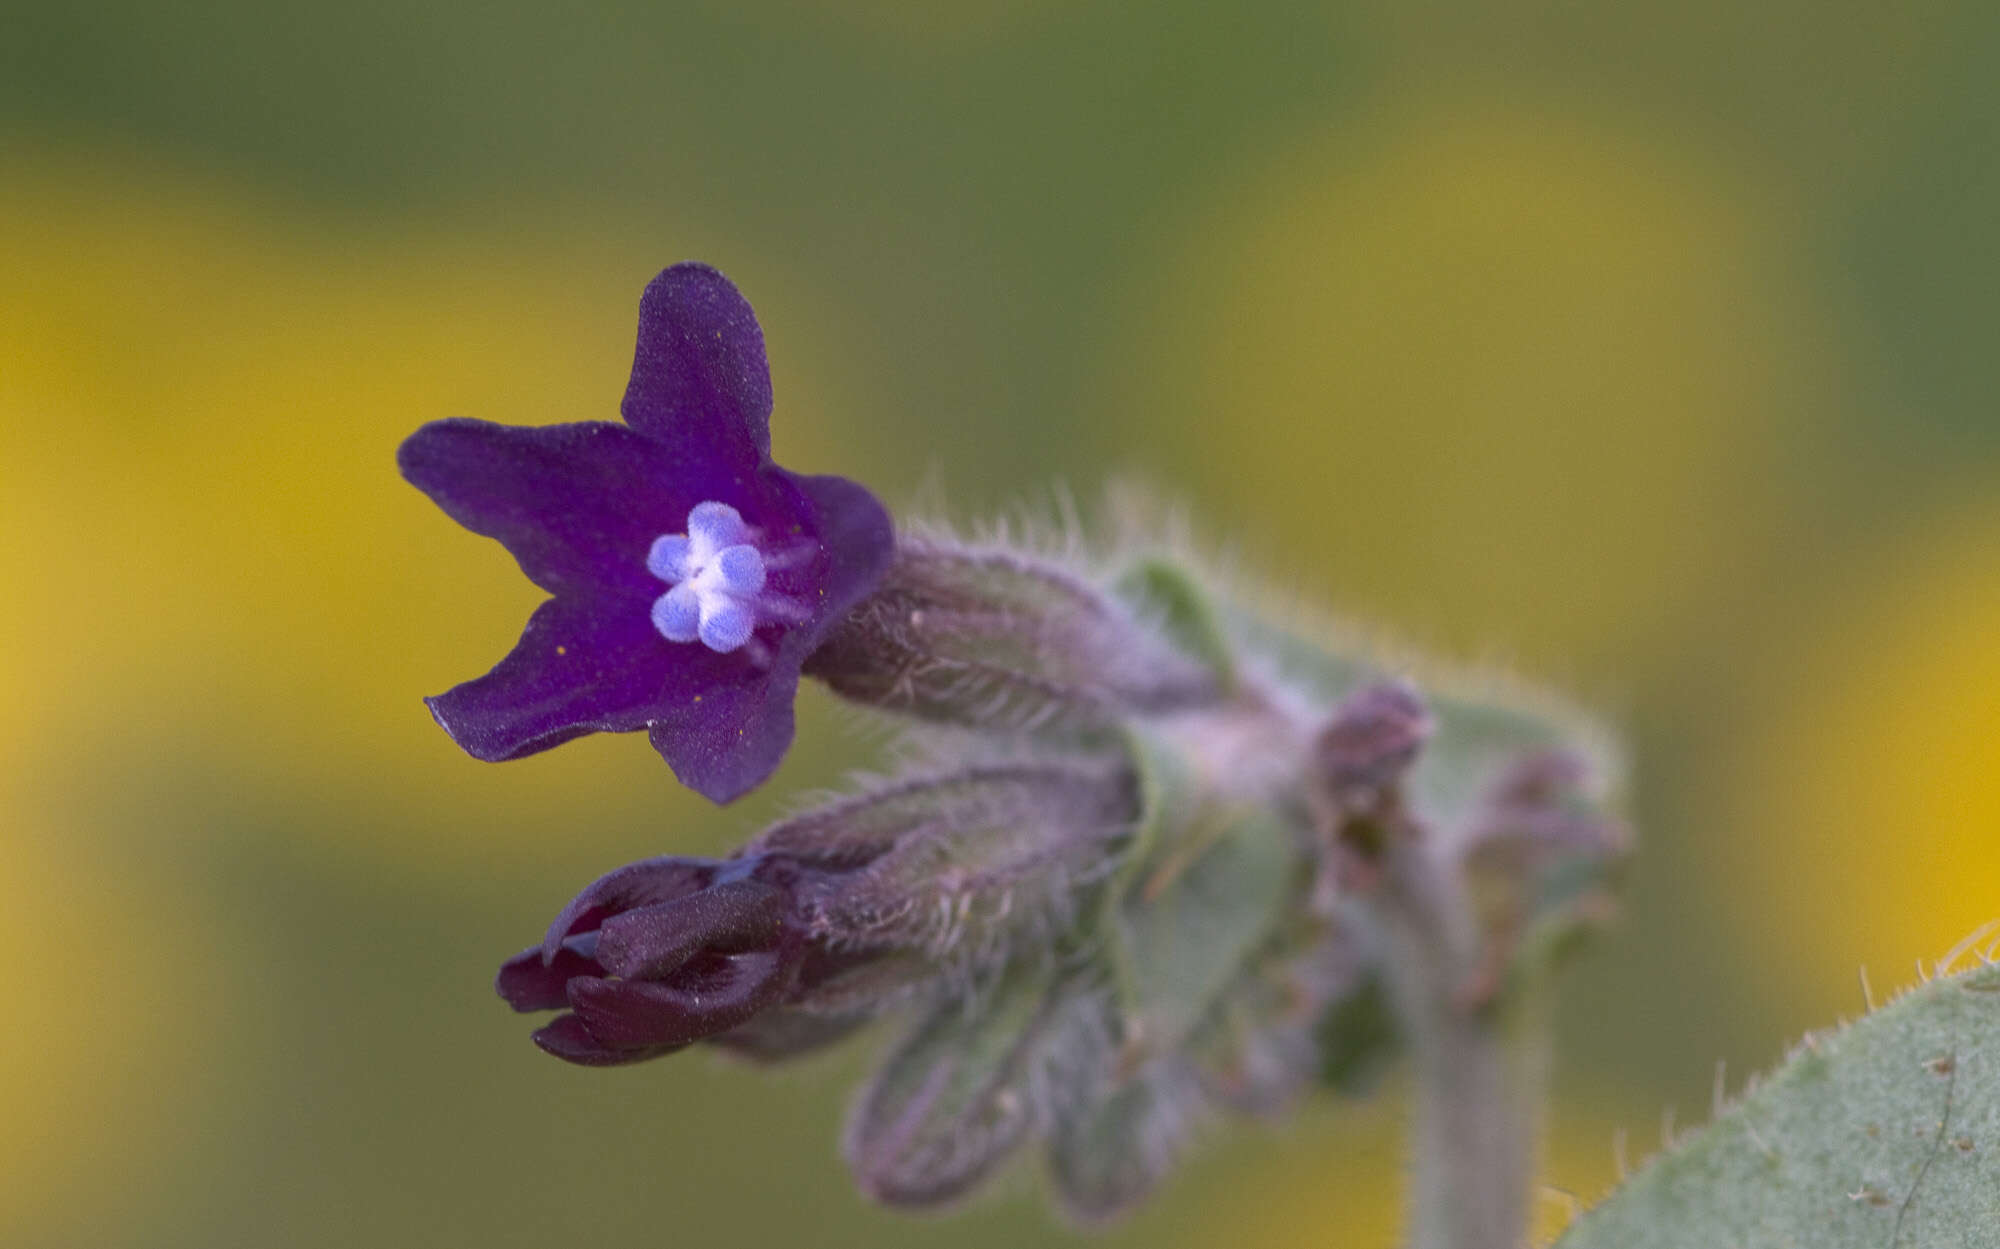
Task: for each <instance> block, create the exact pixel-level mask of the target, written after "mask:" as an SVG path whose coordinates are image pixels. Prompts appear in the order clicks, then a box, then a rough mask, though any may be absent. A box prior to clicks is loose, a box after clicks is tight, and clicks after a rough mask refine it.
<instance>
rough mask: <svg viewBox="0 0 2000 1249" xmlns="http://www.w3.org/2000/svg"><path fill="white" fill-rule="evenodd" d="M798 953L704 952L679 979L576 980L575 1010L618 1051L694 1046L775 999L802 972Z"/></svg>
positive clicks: (571, 998) (573, 990) (572, 1001)
mask: <svg viewBox="0 0 2000 1249" xmlns="http://www.w3.org/2000/svg"><path fill="white" fill-rule="evenodd" d="M797 967H798V956H797V955H796V954H795V953H787V952H781V951H775V950H773V951H765V952H759V953H753V954H730V955H713V956H711V955H703V956H702V957H701V958H699V959H696V960H693V961H691V962H690V963H688V964H687V965H686V966H685V967H684V968H683V969H682V971H681V972H680V973H679V974H677V975H676V976H675V977H674V979H673V980H671V981H658V980H603V979H598V978H595V977H590V976H579V977H577V978H576V979H573V980H571V981H570V982H569V1005H570V1009H571V1010H573V1011H575V1012H576V1013H577V1016H578V1018H580V1019H582V1020H583V1025H584V1027H585V1028H586V1029H588V1030H589V1032H590V1035H591V1036H593V1037H596V1038H597V1039H598V1040H599V1041H601V1042H602V1043H604V1044H605V1045H607V1046H610V1047H612V1048H615V1049H636V1048H639V1047H641V1046H651V1045H686V1044H689V1043H690V1042H693V1041H698V1040H700V1039H701V1038H703V1037H705V1036H712V1035H714V1034H715V1033H717V1032H724V1031H727V1030H728V1029H730V1028H733V1027H735V1026H736V1025H738V1024H740V1023H742V1022H744V1021H745V1020H747V1019H749V1018H750V1017H751V1016H752V1015H755V1014H756V1013H757V1012H758V1011H760V1010H763V1009H764V1008H765V1007H766V1006H770V1005H772V1004H773V1003H775V1002H776V1001H777V1000H778V998H779V997H780V996H782V995H783V993H784V991H785V989H786V988H787V987H788V986H789V985H790V984H791V980H792V973H793V972H795V971H796V970H797Z"/></svg>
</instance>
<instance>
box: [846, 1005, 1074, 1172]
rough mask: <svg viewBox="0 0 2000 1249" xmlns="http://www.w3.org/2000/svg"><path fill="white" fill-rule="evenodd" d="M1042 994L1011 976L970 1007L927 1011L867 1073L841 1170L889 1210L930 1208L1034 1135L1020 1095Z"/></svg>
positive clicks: (1044, 1009) (1043, 1017) (1041, 1020)
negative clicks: (890, 1207) (844, 1168)
mask: <svg viewBox="0 0 2000 1249" xmlns="http://www.w3.org/2000/svg"><path fill="white" fill-rule="evenodd" d="M1050 1000H1051V994H1050V991H1049V984H1048V980H1047V978H1046V977H1044V976H1038V975H1035V974H1032V973H1031V972H1029V971H1027V970H1016V971H1014V972H1013V973H1011V974H1009V975H1008V976H1007V977H1006V978H1005V979H1004V980H1002V981H1001V982H1000V983H999V984H997V985H993V986H991V987H989V988H987V989H985V990H983V991H981V992H979V993H976V994H974V995H973V996H971V997H970V998H964V999H961V998H958V997H952V998H949V999H947V1000H945V1001H942V1002H940V1003H938V1004H937V1005H935V1006H933V1007H932V1008H931V1010H930V1013H929V1014H928V1015H926V1016H925V1017H924V1018H923V1019H922V1020H921V1021H919V1022H918V1024H917V1026H916V1027H915V1028H914V1029H913V1030H912V1031H911V1032H910V1033H909V1034H908V1035H907V1036H906V1037H905V1038H904V1039H903V1041H902V1042H901V1044H899V1045H898V1046H897V1047H896V1048H895V1050H894V1051H893V1052H892V1053H891V1054H890V1055H889V1057H888V1059H887V1060H886V1061H884V1062H883V1063H882V1065H881V1067H880V1068H879V1069H878V1070H877V1071H876V1074H875V1077H874V1079H873V1081H872V1082H871V1083H870V1084H869V1086H868V1088H867V1089H866V1091H865V1092H864V1093H863V1094H862V1097H861V1100H860V1101H859V1102H858V1103H856V1105H855V1108H854V1113H853V1115H852V1117H851V1118H850V1119H849V1121H848V1127H847V1137H846V1142H845V1152H846V1155H847V1162H848V1166H849V1167H851V1168H852V1169H853V1172H854V1178H855V1181H856V1182H857V1183H858V1184H860V1186H861V1188H862V1190H863V1191H865V1192H866V1193H868V1194H869V1195H870V1196H872V1197H874V1198H875V1199H876V1200H878V1201H882V1202H884V1203H887V1204H889V1205H895V1206H932V1205H939V1204H942V1203H944V1202H948V1201H951V1200H953V1199H954V1198H957V1197H959V1196H962V1195H963V1194H964V1193H966V1192H968V1191H970V1190H971V1189H972V1188H973V1187H974V1186H975V1185H977V1184H978V1183H979V1181H981V1180H982V1179H984V1178H986V1176H988V1175H989V1174H991V1173H992V1172H993V1171H994V1170H995V1169H996V1168H997V1167H999V1166H1000V1165H1001V1164H1002V1163H1003V1162H1005V1161H1006V1159H1007V1157H1008V1156H1009V1155H1010V1154H1011V1153H1012V1152H1013V1150H1014V1148H1015V1147H1016V1146H1018V1145H1019V1144H1021V1142H1022V1141H1023V1140H1024V1139H1025V1138H1026V1136H1027V1134H1028V1132H1029V1131H1030V1130H1031V1129H1032V1128H1033V1127H1034V1113H1033V1107H1032V1102H1031V1101H1030V1099H1029V1098H1028V1097H1027V1096H1026V1094H1025V1093H1024V1092H1023V1091H1022V1089H1021V1087H1020V1086H1021V1084H1022V1082H1023V1080H1024V1079H1025V1077H1026V1075H1027V1074H1028V1067H1029V1064H1030V1062H1031V1060H1032V1057H1033V1050H1034V1046H1035V1042H1036V1039H1037V1037H1038V1036H1039V1034H1040V1033H1041V1031H1042V1029H1043V1027H1044V1026H1045V1024H1046V1022H1047V1020H1048V1017H1049V1010H1050V1005H1049V1004H1050Z"/></svg>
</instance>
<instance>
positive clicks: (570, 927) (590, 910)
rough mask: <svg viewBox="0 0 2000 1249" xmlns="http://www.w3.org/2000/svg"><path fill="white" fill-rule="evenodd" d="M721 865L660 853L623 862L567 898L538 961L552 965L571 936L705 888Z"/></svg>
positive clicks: (545, 939) (716, 860)
mask: <svg viewBox="0 0 2000 1249" xmlns="http://www.w3.org/2000/svg"><path fill="white" fill-rule="evenodd" d="M721 866H722V863H721V861H720V860H718V859H689V858H682V857H680V856H678V855H662V856H661V857H659V858H655V859H642V860H640V861H639V862H637V863H627V864H626V865H625V866H624V867H621V868H619V869H617V870H616V871H611V872H606V873H605V874H604V875H602V876H599V877H598V878H597V879H596V880H594V881H591V882H590V884H589V885H587V886H585V887H584V890H583V892H582V893H579V894H577V895H576V896H575V897H574V898H571V899H570V901H569V905H568V906H565V907H564V908H563V909H562V913H561V914H560V915H557V916H556V918H555V922H554V923H552V924H550V925H549V930H548V933H547V934H546V935H545V936H544V937H543V938H542V946H541V954H542V961H543V962H553V961H554V960H555V958H556V957H557V951H558V950H560V949H561V948H562V943H563V940H564V938H566V937H568V936H569V935H570V934H571V933H576V932H589V931H593V930H595V929H596V928H598V927H599V926H600V925H602V924H603V922H604V921H605V919H607V918H608V917H610V916H613V915H619V914H622V913H624V912H626V911H629V910H633V909H634V908H637V907H642V906H653V905H655V904H657V903H661V902H671V901H673V900H674V899H675V898H684V897H686V896H687V895H689V894H691V893H697V892H699V891H700V890H703V889H706V888H708V886H709V884H710V883H711V882H712V881H714V880H715V873H716V871H717V869H718V868H720V867H721Z"/></svg>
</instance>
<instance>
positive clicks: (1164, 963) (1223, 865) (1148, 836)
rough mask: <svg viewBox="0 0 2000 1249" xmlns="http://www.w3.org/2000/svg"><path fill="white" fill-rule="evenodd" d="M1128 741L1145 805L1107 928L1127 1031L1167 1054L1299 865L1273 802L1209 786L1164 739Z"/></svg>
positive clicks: (1286, 897) (1273, 920)
mask: <svg viewBox="0 0 2000 1249" xmlns="http://www.w3.org/2000/svg"><path fill="white" fill-rule="evenodd" d="M1131 742H1132V748H1133V751H1134V754H1135V756H1136V757H1137V759H1138V762H1139V771H1140V776H1141V794H1142V801H1143V803H1144V808H1143V814H1142V816H1141V820H1140V829H1139V834H1138V838H1137V841H1136V843H1135V847H1134V854H1133V858H1132V861H1131V863H1130V865H1129V866H1128V868H1127V870H1126V872H1125V873H1124V874H1123V875H1122V876H1121V877H1120V879H1119V880H1118V881H1117V882H1116V887H1115V888H1114V890H1113V891H1112V893H1111V894H1110V895H1109V897H1108V898H1107V903H1108V909H1107V914H1106V917H1105V928H1106V933H1105V935H1106V938H1107V944H1108V950H1109V954H1110V961H1111V965H1112V969H1113V974H1114V981H1115V984H1116V987H1117V991H1118V1001H1119V1004H1120V1006H1121V1008H1122V1011H1123V1013H1124V1016H1125V1020H1126V1023H1127V1026H1128V1029H1129V1030H1130V1033H1131V1036H1132V1038H1133V1039H1134V1040H1136V1042H1137V1043H1138V1045H1140V1046H1141V1047H1143V1049H1144V1051H1145V1052H1147V1053H1165V1052H1167V1051H1168V1050H1171V1049H1173V1048H1174V1047H1176V1046H1178V1045H1179V1044H1180V1043H1181V1041H1182V1040H1183V1039H1184V1038H1185V1037H1186V1036H1187V1035H1188V1033H1189V1032H1190V1031H1191V1030H1192V1029H1193V1028H1194V1026H1195V1025H1196V1024H1197V1023H1198V1022H1199V1021H1200V1020H1201V1018H1202V1016H1203V1015H1204V1014H1205V1013H1206V1012H1207V1011H1208V1010H1209V1009H1210V1008H1211V1007H1212V1006H1213V1005H1214V1004H1215V1003H1216V1002H1217V1001H1218V1000H1219V999H1220V998H1221V997H1222V995H1223V994H1224V993H1225V992H1226V991H1227V990H1228V989H1229V987H1230V986H1231V984H1232V983H1233V982H1234V981H1235V980H1236V979H1237V978H1238V977H1239V976H1241V975H1242V974H1243V972H1244V968H1245V966H1246V965H1247V964H1248V963H1249V961H1250V959H1251V957H1252V956H1253V955H1254V954H1255V953H1256V952H1257V951H1258V950H1259V948H1260V947H1261V946H1262V945H1263V944H1264V942H1265V940H1266V939H1267V938H1268V937H1269V936H1270V935H1271V934H1272V932H1273V931H1274V930H1275V929H1276V927H1277V925H1278V924H1279V922H1280V921H1281V920H1282V919H1283V917H1284V915H1285V913H1286V911H1287V910H1288V904H1290V903H1292V902H1294V901H1295V900H1296V899H1297V897H1298V894H1299V892H1300V889H1301V886H1302V884H1303V881H1304V877H1305V873H1306V870H1307V865H1306V862H1305V857H1304V855H1303V853H1302V851H1301V847H1300V843H1299V837H1298V835H1297V833H1296V832H1295V830H1294V829H1293V828H1292V826H1291V825H1290V823H1289V822H1288V821H1287V819H1286V818H1285V817H1284V815H1283V814H1282V813H1281V812H1279V811H1277V810H1275V809H1273V808H1272V807H1269V806H1265V805H1260V804H1256V803H1249V802H1242V801H1231V800H1228V799H1223V798H1219V797H1217V796H1215V795H1213V794H1210V793H1206V792H1204V791H1202V789H1201V788H1200V787H1199V784H1198V782H1197V779H1196V776H1195V774H1194V772H1193V771H1192V770H1191V769H1190V768H1189V767H1187V766H1186V765H1185V764H1184V763H1183V762H1182V761H1181V760H1180V759H1179V758H1178V755H1177V753H1176V752H1175V751H1174V750H1173V749H1171V747H1169V746H1167V745H1166V744H1164V743H1161V742H1159V741H1156V740H1154V739H1152V738H1150V737H1149V736H1147V735H1145V734H1141V733H1134V734H1132V735H1131Z"/></svg>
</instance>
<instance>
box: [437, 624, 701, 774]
mask: <svg viewBox="0 0 2000 1249" xmlns="http://www.w3.org/2000/svg"><path fill="white" fill-rule="evenodd" d="M643 603H644V600H639V601H638V602H634V603H631V604H623V603H618V604H612V605H610V606H608V607H607V606H606V605H604V604H602V603H594V602H577V601H573V600H568V599H559V598H558V599H550V600H549V601H548V602H546V603H543V604H542V605H541V606H540V607H539V608H537V609H536V610H535V614H534V615H533V616H531V617H529V618H528V627H527V629H526V630H524V631H523V632H522V634H521V640H520V641H519V642H518V643H516V644H515V646H514V650H513V652H512V653H511V654H509V655H508V656H507V657H506V658H505V659H503V660H501V661H500V663H499V665H498V666H497V667H495V668H494V669H493V671H491V672H489V673H487V674H486V675H485V676H483V677H479V678H477V679H475V680H472V681H467V682H466V683H465V684H463V685H459V686H456V687H454V688H452V689H450V690H448V691H446V692H445V693H443V694H439V695H438V696H437V697H435V698H430V699H426V700H425V701H426V702H427V703H429V705H430V709H431V714H432V715H433V716H435V717H437V722H438V723H439V724H440V725H442V726H443V727H444V730H445V732H447V733H449V734H451V739H452V740H453V741H455V742H457V743H458V744H459V746H460V748H461V749H463V750H464V751H465V752H466V753H467V754H469V755H471V756H473V757H474V758H476V759H485V760H487V761H489V762H497V761H499V760H503V759H518V758H520V757H521V756H522V755H530V754H534V753H535V752H536V751H539V750H547V749H548V748H549V747H551V746H557V745H560V744H562V743H563V742H566V741H568V740H570V739H571V738H573V737H580V736H582V735H583V734H585V733H600V732H611V733H622V732H629V731H631V730H633V729H640V728H644V727H646V725H647V724H648V722H650V721H651V720H652V719H653V713H654V712H655V711H656V710H657V708H658V705H659V702H660V700H661V698H662V697H663V696H665V695H666V694H668V693H670V692H671V691H673V690H674V688H675V687H676V686H678V685H679V684H681V683H682V681H684V680H685V679H686V677H685V671H684V665H683V666H682V667H681V668H677V667H676V660H677V659H678V658H679V657H680V656H682V655H685V654H686V653H687V649H688V648H677V647H673V646H670V645H667V644H665V643H663V642H662V641H661V638H660V635H659V633H658V632H657V631H655V629H654V628H653V624H652V621H651V619H650V618H649V616H648V614H647V612H646V610H645V608H644V606H643ZM677 678H678V679H677Z"/></svg>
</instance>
